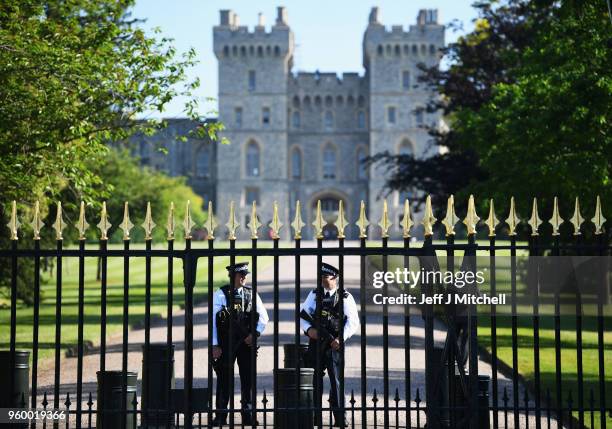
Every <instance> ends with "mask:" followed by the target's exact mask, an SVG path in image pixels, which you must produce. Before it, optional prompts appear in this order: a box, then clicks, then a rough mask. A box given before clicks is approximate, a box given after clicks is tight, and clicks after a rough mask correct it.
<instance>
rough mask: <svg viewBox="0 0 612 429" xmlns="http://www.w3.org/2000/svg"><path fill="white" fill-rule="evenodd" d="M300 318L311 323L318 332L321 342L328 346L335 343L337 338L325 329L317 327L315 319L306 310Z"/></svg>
mask: <svg viewBox="0 0 612 429" xmlns="http://www.w3.org/2000/svg"><path fill="white" fill-rule="evenodd" d="M300 318H302V319H304V320H305V321H307V322H308V323H310V324H311V325H312V326H313V327H314V328H315V329H316V330H317V335H318V336H319V340H320V341H322V342H323V343H325V344H327V345H329V344H331V342H332V341H334V339H335V337H334V336H333V335H332V334H330V333H329V331H328V330H327V329H325V328H324V327H322V326H316V324H315V321H314V319H313V318H312V316H311V315H310V314H308V313H307V312H306V310H302V311H301V312H300Z"/></svg>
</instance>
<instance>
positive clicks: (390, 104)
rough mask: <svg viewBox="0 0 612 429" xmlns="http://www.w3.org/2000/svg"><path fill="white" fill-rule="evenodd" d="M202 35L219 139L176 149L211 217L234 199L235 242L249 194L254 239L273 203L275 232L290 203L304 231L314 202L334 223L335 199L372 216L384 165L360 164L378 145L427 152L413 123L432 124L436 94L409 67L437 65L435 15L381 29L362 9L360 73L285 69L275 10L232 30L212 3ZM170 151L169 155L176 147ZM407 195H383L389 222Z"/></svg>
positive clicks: (284, 22)
mask: <svg viewBox="0 0 612 429" xmlns="http://www.w3.org/2000/svg"><path fill="white" fill-rule="evenodd" d="M213 36H214V37H213V40H214V53H215V55H216V57H217V59H218V72H219V96H218V102H219V118H218V119H219V121H221V122H222V123H223V124H224V125H225V130H224V131H223V133H222V134H223V137H226V138H227V139H228V140H229V141H230V144H229V145H207V146H209V147H206V146H204V147H203V148H200V149H199V150H198V151H192V152H190V153H189V154H186V155H182V156H183V157H185V158H186V159H187V164H188V168H190V169H191V170H190V172H191V173H193V176H194V178H197V177H199V178H200V182H201V183H204V185H200V188H201V189H198V188H197V187H195V189H196V192H200V193H202V194H203V196H204V197H205V199H207V200H208V198H210V199H212V200H213V201H214V202H215V212H216V216H217V218H218V219H219V223H220V224H221V223H225V222H226V221H227V219H228V216H229V206H230V202H231V201H234V202H235V204H236V211H237V214H238V216H239V219H238V220H239V221H240V223H241V225H242V226H243V230H242V231H243V232H242V234H241V237H242V238H246V237H247V236H248V235H247V234H246V233H245V232H244V228H246V225H247V224H248V222H249V220H250V219H249V215H250V213H251V205H252V202H253V201H256V204H257V206H258V216H259V220H260V221H261V223H262V224H264V227H263V228H262V230H263V235H264V237H265V236H267V234H268V233H269V231H268V230H267V225H268V223H269V222H270V221H271V219H272V208H273V203H274V201H277V202H278V203H279V208H280V209H281V210H282V212H281V213H280V214H281V219H282V222H283V223H284V224H285V225H286V228H284V235H283V238H289V237H290V234H292V232H290V229H289V227H288V223H289V222H290V221H291V220H292V219H293V217H294V215H295V213H294V212H295V203H296V201H297V200H299V201H300V202H301V204H302V218H303V219H304V222H305V223H306V224H307V225H308V226H310V224H311V223H312V221H313V220H314V214H315V210H316V204H317V201H319V200H320V201H321V206H322V210H323V214H324V217H325V218H326V220H328V221H333V220H335V219H334V216H335V215H336V212H337V210H338V202H339V201H340V200H342V201H343V203H344V207H345V210H346V216H347V218H348V220H349V221H350V222H351V223H352V224H354V222H355V220H357V218H358V216H359V209H360V204H359V202H360V201H361V200H364V201H365V202H366V204H367V207H368V213H367V216H368V219H369V220H370V222H371V223H373V224H375V223H378V221H379V219H380V217H381V212H382V203H381V201H380V199H379V198H380V195H381V191H382V190H383V186H384V183H385V172H384V171H381V169H377V168H375V167H373V168H369V169H368V168H366V167H365V166H364V165H363V163H361V160H362V159H364V158H365V157H367V156H368V155H370V154H376V153H380V152H385V151H388V152H390V153H402V154H407V153H412V154H414V155H415V156H417V157H422V156H428V154H429V151H431V150H433V149H432V148H431V147H430V145H429V144H428V141H429V135H428V134H427V131H426V130H425V129H424V128H423V125H425V124H428V125H432V124H434V125H436V124H438V123H439V121H440V115H439V114H438V113H428V112H426V111H425V110H424V107H425V105H426V104H427V102H428V101H429V100H430V99H431V97H432V96H435V94H432V92H431V90H430V89H428V88H426V87H424V85H422V84H420V83H419V82H418V79H417V77H418V75H419V69H418V67H417V65H418V64H419V63H423V64H425V65H427V66H434V65H437V64H438V62H439V60H440V49H441V48H442V47H443V46H444V26H443V25H440V24H439V23H438V19H437V10H421V11H419V14H418V17H417V22H416V25H410V27H409V29H408V30H406V29H405V28H404V27H403V26H401V25H394V26H392V27H391V28H390V29H388V28H386V27H385V26H384V25H383V24H382V23H381V22H380V20H379V12H378V8H372V10H371V12H370V16H369V20H368V25H367V28H366V31H365V34H364V37H363V66H364V69H365V74H364V75H359V74H358V73H343V74H342V76H341V77H339V76H338V75H337V74H336V73H319V72H314V73H304V72H297V73H295V72H294V71H293V55H294V49H295V44H294V34H293V32H292V31H291V27H290V26H289V23H288V18H287V11H286V9H285V8H283V7H279V8H278V9H277V16H276V20H275V23H274V25H273V26H272V27H271V28H270V29H266V27H265V25H264V22H263V18H262V17H261V15H260V19H259V23H258V25H257V26H256V27H255V28H254V30H252V31H250V30H249V29H248V27H246V26H240V25H239V22H238V16H237V15H236V14H235V13H234V12H233V11H231V10H222V11H221V12H220V22H219V25H217V26H215V27H214V29H213ZM168 132H170V133H171V132H172V123H171V127H170V131H166V133H168ZM160 138H162V139H163V138H165V137H164V136H163V135H162V137H160ZM211 146H216V147H215V148H214V149H213V148H212V147H211ZM169 152H170V158H172V156H173V153H178V150H174V152H173V151H172V150H170V151H169ZM174 156H175V157H176V156H177V155H174ZM175 164H176V162H175ZM204 168H207V169H208V170H207V172H206V174H203V171H202V170H203V169H204ZM166 170H171V169H169V168H166ZM169 172H170V173H171V174H173V172H172V171H169ZM177 174H178V173H177ZM188 177H189V175H188ZM191 181H192V180H190V182H191ZM408 196H409V195H399V194H398V193H397V192H395V193H393V194H392V195H391V196H390V197H389V198H388V203H389V215H390V219H391V221H392V222H393V223H394V224H395V225H396V226H397V223H398V221H399V219H400V218H401V217H402V213H403V203H404V199H405V198H406V197H408ZM373 230H379V229H378V228H373ZM372 232H374V231H372ZM324 233H325V235H326V237H333V236H335V234H336V230H335V228H333V227H326V229H325V230H324ZM391 233H392V236H394V235H395V236H398V235H399V234H401V232H400V230H398V229H397V228H394V229H393V230H392V231H391ZM312 234H313V231H312V228H305V229H304V231H303V237H304V238H312ZM346 235H347V238H357V236H358V231H357V228H356V227H355V226H354V225H351V226H350V227H348V228H347V230H346ZM371 236H375V234H374V235H371Z"/></svg>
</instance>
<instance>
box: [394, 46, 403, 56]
mask: <svg viewBox="0 0 612 429" xmlns="http://www.w3.org/2000/svg"><path fill="white" fill-rule="evenodd" d="M401 53H402V50H401V48H400V46H399V45H395V55H396V56H398V57H399V56H400V55H401Z"/></svg>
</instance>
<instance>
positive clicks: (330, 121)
mask: <svg viewBox="0 0 612 429" xmlns="http://www.w3.org/2000/svg"><path fill="white" fill-rule="evenodd" d="M323 123H324V125H325V128H326V129H330V128H333V127H334V114H333V113H332V112H331V110H326V111H325V113H324V115H323Z"/></svg>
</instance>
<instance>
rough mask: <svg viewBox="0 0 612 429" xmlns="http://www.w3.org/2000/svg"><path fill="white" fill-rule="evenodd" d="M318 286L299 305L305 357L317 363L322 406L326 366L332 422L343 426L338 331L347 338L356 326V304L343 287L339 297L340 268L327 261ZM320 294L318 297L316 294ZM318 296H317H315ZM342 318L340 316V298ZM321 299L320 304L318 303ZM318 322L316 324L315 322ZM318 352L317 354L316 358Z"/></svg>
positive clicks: (317, 397)
mask: <svg viewBox="0 0 612 429" xmlns="http://www.w3.org/2000/svg"><path fill="white" fill-rule="evenodd" d="M320 276H321V285H322V288H321V289H315V290H313V291H311V292H310V293H309V294H308V296H307V297H306V300H305V301H304V303H303V304H302V306H301V313H300V317H301V320H300V323H301V328H302V330H303V331H304V333H305V334H306V335H307V336H308V338H309V341H308V361H309V363H310V366H312V367H316V365H317V361H318V363H319V365H320V367H319V368H316V370H315V374H318V377H319V378H318V380H315V386H317V391H315V392H314V393H315V405H316V406H317V407H321V403H322V402H321V398H322V395H323V389H322V386H323V370H324V369H327V373H328V375H329V381H330V385H331V390H330V395H329V396H330V405H331V407H332V410H333V414H334V426H337V427H346V420H345V415H344V413H343V412H342V410H343V409H344V407H345V398H344V395H342V394H341V392H340V375H341V373H342V372H341V365H340V363H341V362H340V357H341V354H340V353H341V351H340V333H341V332H342V333H343V339H344V341H347V340H348V339H349V338H350V337H351V336H352V335H353V334H354V333H355V332H356V331H357V328H358V326H359V315H358V313H357V305H356V304H355V300H354V299H353V296H352V295H351V294H350V293H349V292H347V291H344V293H343V296H342V300H341V297H340V296H339V295H340V294H339V291H338V284H337V282H338V277H339V276H340V272H339V271H338V269H337V268H336V267H334V266H332V265H330V264H327V263H322V264H321V272H320ZM317 295H319V297H317ZM317 298H318V299H317ZM341 301H342V303H343V305H342V309H343V314H344V317H343V319H344V320H341V319H340V315H341V312H340V302H341ZM319 303H320V304H319ZM317 323H318V324H317ZM317 354H318V358H317ZM316 419H317V422H320V421H321V413H320V412H318V413H317V417H316Z"/></svg>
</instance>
